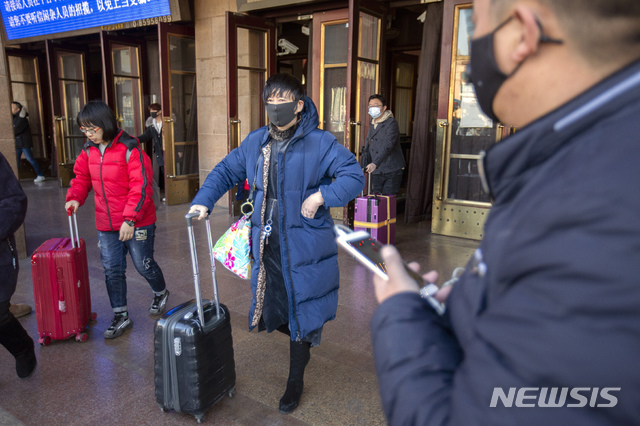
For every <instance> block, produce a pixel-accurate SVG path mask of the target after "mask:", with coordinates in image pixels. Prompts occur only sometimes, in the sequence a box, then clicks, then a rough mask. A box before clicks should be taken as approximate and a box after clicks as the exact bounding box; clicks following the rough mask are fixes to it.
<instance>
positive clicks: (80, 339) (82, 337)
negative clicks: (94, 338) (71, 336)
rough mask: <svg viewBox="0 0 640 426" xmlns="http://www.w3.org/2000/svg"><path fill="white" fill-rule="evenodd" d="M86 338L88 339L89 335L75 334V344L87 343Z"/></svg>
mask: <svg viewBox="0 0 640 426" xmlns="http://www.w3.org/2000/svg"><path fill="white" fill-rule="evenodd" d="M88 338H89V335H88V334H87V333H80V334H76V341H77V342H80V343H84V342H86V341H87V339H88Z"/></svg>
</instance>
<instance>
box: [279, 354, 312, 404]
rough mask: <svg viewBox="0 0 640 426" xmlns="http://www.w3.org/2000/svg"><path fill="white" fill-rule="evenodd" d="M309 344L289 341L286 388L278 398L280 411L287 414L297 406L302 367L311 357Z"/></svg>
mask: <svg viewBox="0 0 640 426" xmlns="http://www.w3.org/2000/svg"><path fill="white" fill-rule="evenodd" d="M310 348H311V344H310V343H307V342H290V345H289V379H288V380H287V390H286V391H285V392H284V395H283V396H282V398H281V399H280V412H281V413H282V414H289V413H291V412H292V411H293V410H295V409H296V407H298V404H300V398H301V397H302V389H303V387H304V381H303V378H304V369H305V367H306V366H307V364H308V363H309V359H311V354H310V351H309V350H310Z"/></svg>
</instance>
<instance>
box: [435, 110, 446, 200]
mask: <svg viewBox="0 0 640 426" xmlns="http://www.w3.org/2000/svg"><path fill="white" fill-rule="evenodd" d="M448 127H449V122H448V121H447V120H438V129H437V130H438V134H437V137H436V140H437V141H442V142H440V143H436V145H437V146H438V148H437V149H442V152H441V153H440V155H437V154H436V162H438V161H440V163H441V164H440V178H439V179H437V180H436V182H437V183H438V186H439V188H438V191H437V192H436V194H435V195H436V200H438V201H442V199H443V196H444V195H443V194H444V183H445V179H446V175H445V170H446V167H445V166H446V164H445V156H446V152H447V140H448V136H449V132H448ZM436 166H437V165H436ZM436 168H437V167H436Z"/></svg>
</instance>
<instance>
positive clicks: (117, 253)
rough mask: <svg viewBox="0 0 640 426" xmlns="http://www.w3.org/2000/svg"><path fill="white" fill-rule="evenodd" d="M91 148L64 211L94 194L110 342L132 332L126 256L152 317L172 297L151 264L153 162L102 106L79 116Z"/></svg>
mask: <svg viewBox="0 0 640 426" xmlns="http://www.w3.org/2000/svg"><path fill="white" fill-rule="evenodd" d="M77 122H78V124H79V125H80V126H81V127H80V131H82V132H83V133H84V134H85V135H86V136H87V139H88V140H87V143H85V145H84V149H83V150H82V152H81V153H80V155H79V156H78V158H77V159H76V162H75V165H74V167H73V171H74V173H75V175H76V177H75V178H74V179H72V180H71V187H70V188H69V190H68V191H67V198H66V199H67V202H66V204H65V206H64V208H65V210H69V209H73V211H74V212H76V211H77V210H78V208H79V207H80V206H82V205H83V204H84V202H85V200H86V198H87V196H88V194H89V191H91V189H93V191H94V197H95V206H96V227H97V229H98V243H99V246H100V258H101V260H102V266H103V267H104V272H105V281H106V285H107V292H108V293H109V300H110V302H111V308H112V309H113V312H114V317H113V320H112V322H111V325H110V326H109V327H108V328H107V330H106V331H105V332H104V337H105V338H106V339H113V338H116V337H119V336H121V335H122V334H123V333H124V332H125V331H126V330H128V329H130V328H131V327H132V326H133V321H132V320H131V318H130V316H129V311H128V306H127V281H126V276H125V271H126V267H127V259H126V256H127V253H129V254H130V255H131V260H132V261H133V265H134V266H135V268H136V270H137V271H138V272H139V273H140V275H142V276H143V277H144V278H145V279H146V280H147V282H148V283H149V285H150V286H151V289H152V290H153V293H154V296H153V301H152V302H151V307H150V308H149V314H150V315H153V316H157V315H160V314H161V313H162V312H164V310H165V308H166V304H167V299H168V297H169V291H168V290H167V287H166V285H165V280H164V276H163V274H162V270H161V269H160V266H159V265H158V264H157V263H156V261H155V260H154V258H153V246H154V240H155V229H156V225H155V222H156V209H155V206H154V204H153V188H152V182H151V179H152V177H151V174H152V172H151V160H150V159H149V156H148V155H147V154H146V153H145V152H144V151H143V150H142V149H141V148H140V144H139V142H138V140H137V139H136V138H132V137H131V136H129V135H128V134H126V133H125V132H124V131H123V130H121V129H118V127H117V122H116V118H115V115H114V114H113V111H111V109H110V108H109V107H108V106H107V105H106V104H105V103H104V102H102V101H91V102H89V103H87V104H86V105H85V106H84V107H83V108H82V110H80V112H79V113H78V118H77Z"/></svg>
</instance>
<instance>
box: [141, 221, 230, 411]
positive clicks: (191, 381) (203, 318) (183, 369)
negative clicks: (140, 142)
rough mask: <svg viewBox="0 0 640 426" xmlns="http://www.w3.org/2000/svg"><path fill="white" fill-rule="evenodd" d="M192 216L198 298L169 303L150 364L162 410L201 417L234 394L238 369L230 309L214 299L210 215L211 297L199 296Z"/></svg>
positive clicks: (157, 330)
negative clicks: (173, 303) (226, 397)
mask: <svg viewBox="0 0 640 426" xmlns="http://www.w3.org/2000/svg"><path fill="white" fill-rule="evenodd" d="M193 217H197V214H188V215H187V224H188V230H189V245H190V248H191V264H192V266H193V276H194V282H195V288H196V299H195V300H191V301H189V302H187V303H183V304H182V305H180V306H177V307H175V308H173V309H171V310H170V311H169V312H167V313H165V314H164V315H163V316H162V317H161V318H160V319H158V321H157V322H156V327H155V338H154V355H155V367H154V369H155V385H156V401H157V402H158V404H159V405H160V408H161V409H162V411H168V410H175V411H178V412H184V413H189V414H193V415H194V416H195V417H196V419H197V420H198V423H202V421H203V420H204V414H205V412H206V411H207V410H208V409H209V408H211V407H212V406H213V404H215V403H216V402H217V401H218V400H220V399H221V398H222V397H224V396H225V395H229V396H230V397H232V396H233V395H234V394H235V384H236V369H235V362H234V358H233V342H232V339H231V324H230V322H229V311H228V309H227V308H226V306H224V305H221V304H220V303H219V301H218V287H217V281H216V271H215V261H214V259H213V245H212V243H211V226H210V222H209V218H208V217H207V219H206V225H207V236H208V240H209V254H210V258H211V273H212V276H213V291H214V299H215V300H214V301H210V300H204V301H203V300H202V299H201V296H200V278H199V272H198V260H197V256H196V247H195V240H194V234H193V224H192V218H193ZM202 324H204V327H203V326H202Z"/></svg>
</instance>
